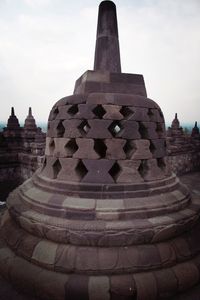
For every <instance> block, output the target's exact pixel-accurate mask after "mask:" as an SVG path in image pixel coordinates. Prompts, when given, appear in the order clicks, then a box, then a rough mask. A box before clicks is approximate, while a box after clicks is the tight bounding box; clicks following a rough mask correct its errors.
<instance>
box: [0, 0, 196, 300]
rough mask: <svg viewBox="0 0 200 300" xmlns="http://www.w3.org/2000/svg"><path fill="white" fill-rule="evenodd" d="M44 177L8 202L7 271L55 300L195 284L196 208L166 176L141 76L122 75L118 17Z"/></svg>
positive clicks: (108, 26) (62, 108)
mask: <svg viewBox="0 0 200 300" xmlns="http://www.w3.org/2000/svg"><path fill="white" fill-rule="evenodd" d="M45 154H46V155H45V160H44V164H43V167H42V168H41V169H39V170H38V171H37V172H36V173H35V175H34V176H33V177H32V178H31V179H30V180H28V181H26V182H25V183H24V184H23V185H22V186H20V187H19V188H17V189H16V190H15V191H14V192H13V193H11V194H10V196H9V198H8V200H7V206H8V212H7V213H6V214H5V216H4V218H3V222H2V227H1V231H2V234H1V236H3V238H2V240H1V244H0V272H1V274H2V275H3V276H5V278H7V279H8V280H10V281H11V282H12V283H13V284H14V286H15V287H16V288H18V289H21V290H22V291H23V292H28V293H29V294H31V295H34V296H36V297H38V298H39V297H40V298H42V299H49V300H52V299H54V300H57V299H59V300H61V299H62V300H64V299H70V300H71V299H73V300H76V299H79V300H80V299H81V300H84V299H89V300H109V299H110V300H120V299H138V300H151V299H152V300H155V299H172V297H173V296H176V295H178V294H180V293H184V292H185V291H186V290H187V291H188V290H189V291H192V288H193V287H194V286H195V285H197V284H198V283H199V276H200V275H199V272H200V255H199V251H200V241H199V240H200V239H199V230H200V225H199V209H200V202H199V199H191V196H190V193H189V192H188V190H187V189H186V187H185V186H184V185H182V184H181V183H180V181H179V179H178V178H177V177H176V176H175V175H174V174H172V173H171V171H170V170H169V168H168V166H167V162H166V159H165V156H166V141H165V123H164V117H163V114H162V111H161V109H160V107H159V106H158V105H157V104H156V103H155V102H154V101H153V100H151V99H149V98H147V94H146V88H145V83H144V79H143V76H142V75H137V74H125V73H121V63H120V54H119V42H118V30H117V17H116V8H115V5H114V3H113V2H111V1H103V2H102V3H101V4H100V7H99V16H98V28H97V42H96V51H95V63H94V70H93V71H87V72H86V73H84V74H83V75H82V76H81V77H80V78H79V79H78V80H77V81H76V84H75V89H74V94H73V95H72V96H68V97H64V98H62V99H61V100H59V101H58V102H56V104H55V105H54V107H53V108H52V110H51V112H50V116H49V122H48V132H47V138H46V151H45Z"/></svg>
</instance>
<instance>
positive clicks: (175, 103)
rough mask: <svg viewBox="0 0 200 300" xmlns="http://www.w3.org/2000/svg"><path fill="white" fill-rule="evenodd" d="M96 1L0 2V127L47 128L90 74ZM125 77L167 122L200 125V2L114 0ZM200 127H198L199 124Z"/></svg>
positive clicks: (26, 0) (94, 33)
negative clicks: (29, 119)
mask: <svg viewBox="0 0 200 300" xmlns="http://www.w3.org/2000/svg"><path fill="white" fill-rule="evenodd" d="M99 3H100V1H98V0H80V1H79V0H73V1H67V0H0V99H1V108H0V121H5V120H7V118H8V116H9V115H10V108H11V106H14V107H15V113H16V115H17V117H18V118H19V120H20V122H23V121H24V119H25V117H26V116H27V113H28V107H29V106H32V110H33V114H34V116H35V118H36V121H38V122H39V121H47V118H48V114H49V111H50V109H51V107H52V106H53V104H54V103H55V102H56V101H57V100H59V99H60V98H62V97H64V96H67V95H71V94H72V93H73V89H74V83H75V80H76V79H77V78H79V77H80V76H81V75H82V73H84V72H85V71H86V70H88V69H92V68H93V60H94V49H95V37H96V23H97V14H98V5H99ZM115 4H116V6H117V15H118V29H119V38H120V52H121V64H122V71H123V72H125V73H126V72H127V73H137V74H143V76H144V79H145V83H146V88H147V93H148V97H149V98H152V99H154V100H155V101H156V102H157V103H158V104H159V105H160V107H161V109H162V110H163V112H164V115H165V119H166V122H171V121H172V119H173V118H174V114H175V112H178V117H179V120H180V121H181V122H182V123H190V122H192V123H193V122H194V121H199V123H200V0H116V1H115ZM199 125H200V124H199Z"/></svg>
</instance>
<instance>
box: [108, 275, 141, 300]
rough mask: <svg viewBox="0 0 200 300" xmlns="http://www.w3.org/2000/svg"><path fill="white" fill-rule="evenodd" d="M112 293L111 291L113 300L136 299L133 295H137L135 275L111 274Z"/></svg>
mask: <svg viewBox="0 0 200 300" xmlns="http://www.w3.org/2000/svg"><path fill="white" fill-rule="evenodd" d="M110 293H111V300H115V299H116V300H117V299H127V300H128V299H134V298H133V297H134V296H136V288H135V283H134V280H133V276H132V275H119V276H111V278H110ZM119 297H121V298H119ZM129 297H130V298H129Z"/></svg>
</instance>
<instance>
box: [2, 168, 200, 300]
mask: <svg viewBox="0 0 200 300" xmlns="http://www.w3.org/2000/svg"><path fill="white" fill-rule="evenodd" d="M180 179H181V181H182V182H183V183H184V184H186V185H187V186H188V188H189V189H190V191H191V193H192V194H195V195H199V201H200V172H194V173H189V174H186V175H183V176H180ZM3 210H4V208H3V207H0V217H1V214H2V213H3ZM197 291H198V292H197ZM196 292H197V293H196V295H197V294H198V295H199V296H195V295H194V297H193V296H192V295H190V296H187V295H186V294H185V295H184V296H183V295H180V296H178V297H176V298H175V299H174V300H199V299H200V287H199V286H198V287H197V288H196ZM191 296H192V298H191ZM0 300H38V299H36V298H32V297H27V296H23V295H21V294H19V293H18V292H17V291H15V290H14V289H13V288H12V286H11V285H10V284H9V283H8V282H6V281H5V280H4V279H3V278H1V277H0ZM52 300H54V299H52ZM171 300H173V299H171Z"/></svg>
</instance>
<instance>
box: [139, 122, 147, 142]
mask: <svg viewBox="0 0 200 300" xmlns="http://www.w3.org/2000/svg"><path fill="white" fill-rule="evenodd" d="M139 133H140V135H141V139H147V138H148V131H147V128H146V127H145V126H144V125H143V124H142V123H141V122H139Z"/></svg>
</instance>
